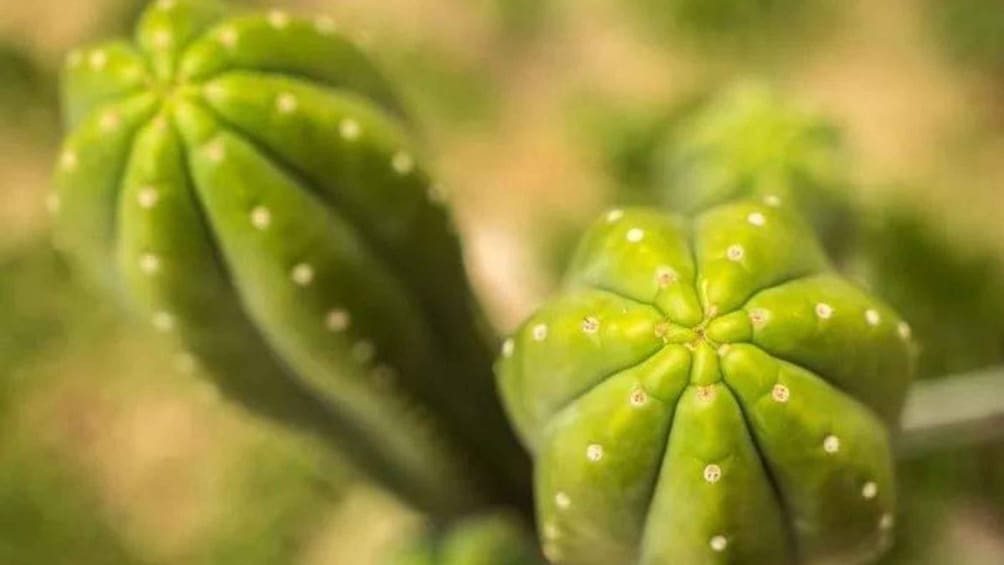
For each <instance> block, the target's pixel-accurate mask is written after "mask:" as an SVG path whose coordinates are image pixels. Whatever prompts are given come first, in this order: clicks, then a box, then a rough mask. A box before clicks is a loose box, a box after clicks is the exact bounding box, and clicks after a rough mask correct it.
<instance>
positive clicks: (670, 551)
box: [497, 194, 914, 565]
mask: <svg viewBox="0 0 1004 565" xmlns="http://www.w3.org/2000/svg"><path fill="white" fill-rule="evenodd" d="M913 357H914V346H913V344H912V342H911V337H910V328H909V326H908V325H907V324H906V323H905V322H903V321H902V320H901V319H900V318H899V317H898V316H897V314H896V313H895V312H893V311H892V310H891V309H890V308H889V307H887V306H885V305H884V304H883V303H881V302H880V301H878V300H875V299H874V298H871V297H870V296H868V295H867V294H865V293H864V292H862V291H861V290H859V289H857V288H856V287H854V286H853V285H851V284H850V283H848V282H845V281H844V280H843V279H841V278H840V276H838V275H837V274H835V273H834V272H833V270H832V267H831V265H830V264H829V262H828V260H827V259H826V256H825V253H824V252H823V250H822V248H821V245H820V244H819V243H818V242H817V241H816V239H815V238H814V236H813V234H812V231H811V229H810V228H809V227H808V226H807V224H806V223H805V222H804V221H803V220H802V219H801V217H800V215H798V214H796V213H795V212H794V211H793V210H792V207H791V206H789V205H788V203H787V202H786V201H785V200H783V199H782V198H780V197H779V196H778V195H773V194H771V195H767V196H765V197H762V198H757V199H741V200H736V201H733V202H730V203H727V204H723V205H720V206H715V207H712V208H710V209H708V210H706V211H705V212H703V213H701V214H700V215H698V216H696V218H695V219H694V220H693V222H689V223H688V222H686V221H684V220H683V219H682V218H681V217H677V216H675V215H670V214H666V213H663V212H661V211H656V210H653V209H647V208H635V209H626V210H619V209H618V210H612V211H610V212H608V213H607V214H606V215H605V216H604V217H603V218H601V219H600V220H599V221H598V222H597V223H596V224H595V225H594V226H593V227H592V228H590V230H589V231H587V233H586V235H585V236H584V238H583V240H582V241H581V243H580V246H579V249H578V251H577V253H576V255H575V257H574V259H573V262H572V265H571V267H570V268H569V271H568V273H567V278H566V282H565V284H564V288H563V290H562V291H561V293H560V294H559V295H558V296H557V297H555V298H554V299H553V300H551V301H550V302H548V303H546V304H545V305H544V306H543V307H541V308H540V309H539V311H537V312H536V313H535V314H533V315H532V316H531V317H530V318H529V319H528V320H527V321H526V322H525V323H524V324H523V325H522V326H521V327H520V328H519V329H518V331H517V332H516V333H515V335H514V336H513V337H512V338H510V339H508V340H507V341H505V343H504V344H503V347H502V354H501V357H500V359H499V360H498V366H497V375H498V379H499V387H500V389H501V391H502V395H503V399H504V402H505V405H506V408H507V410H508V412H509V415H510V417H511V419H512V420H513V422H514V424H515V426H516V428H517V429H518V431H519V434H520V436H521V437H522V439H523V441H524V442H525V443H526V445H527V446H528V447H529V448H530V451H531V452H532V453H533V456H534V459H535V490H536V499H537V515H538V523H539V528H540V535H541V539H542V543H543V545H544V549H545V554H546V555H547V556H548V557H549V558H550V559H551V560H552V561H555V562H568V563H574V564H592V563H596V564H601V563H602V564H609V563H642V564H652V565H654V564H664V563H687V564H694V565H697V564H702V563H734V564H745V563H749V564H761V563H774V564H782V563H820V562H833V563H838V562H839V563H855V562H867V561H869V560H870V559H871V558H873V557H875V556H876V555H878V554H879V553H881V552H882V550H883V549H884V548H885V547H887V546H888V545H889V542H890V541H891V536H892V528H893V525H894V515H895V492H894V481H893V468H892V455H891V449H890V442H891V440H892V436H893V435H894V433H895V430H896V426H897V422H898V418H899V414H900V411H901V408H902V404H903V399H904V396H905V391H906V389H907V386H908V384H909V382H910V379H911V375H912V370H913V367H912V366H913Z"/></svg>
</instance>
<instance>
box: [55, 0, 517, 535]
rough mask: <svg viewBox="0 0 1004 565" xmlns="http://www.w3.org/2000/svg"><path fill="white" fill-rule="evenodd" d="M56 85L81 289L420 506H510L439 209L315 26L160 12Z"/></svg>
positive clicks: (371, 74)
mask: <svg viewBox="0 0 1004 565" xmlns="http://www.w3.org/2000/svg"><path fill="white" fill-rule="evenodd" d="M63 87H64V88H63V105H64V111H65V119H66V125H67V129H68V130H69V134H68V135H67V138H66V140H65V144H64V148H63V153H62V155H61V157H60V160H59V164H58V167H57V173H56V185H57V192H56V194H55V198H54V200H53V202H54V204H55V205H56V208H57V214H58V216H57V222H56V224H57V228H56V238H57V244H58V245H59V246H60V248H61V249H64V250H65V251H66V252H67V253H68V254H69V256H70V257H71V258H73V259H74V260H75V262H76V263H77V264H78V265H79V267H80V269H81V270H82V271H84V272H85V273H87V274H89V275H90V277H91V278H92V279H94V280H96V281H98V282H99V283H101V284H102V285H103V286H104V287H106V288H107V289H109V290H110V291H111V292H112V293H114V294H115V296H124V297H125V298H126V299H127V302H128V303H129V306H130V307H131V308H132V309H133V310H134V311H135V312H137V313H138V314H139V315H140V316H141V317H143V318H145V319H147V320H150V321H151V323H152V324H153V326H154V327H155V328H156V329H158V330H160V331H162V332H164V333H171V334H175V335H176V336H177V339H178V341H179V343H180V344H181V345H182V347H184V348H185V351H186V352H187V353H185V355H189V356H191V357H194V358H197V359H198V361H199V362H200V365H201V366H202V367H204V368H205V369H207V371H205V372H206V373H207V374H208V375H209V376H211V377H213V378H214V379H215V381H216V383H217V385H218V386H219V387H220V388H221V390H222V391H223V392H225V393H226V394H227V395H229V396H230V397H232V398H234V399H236V400H237V401H238V402H240V403H241V404H243V405H245V406H246V407H248V408H250V409H251V410H252V411H254V412H257V413H261V414H265V415H267V416H270V417H272V418H274V419H277V420H280V421H282V422H285V423H287V424H290V425H294V426H297V427H300V428H304V429H306V430H310V431H313V432H316V433H318V434H319V435H320V436H321V437H323V438H325V439H329V440H332V441H334V442H335V443H336V444H338V446H339V447H341V448H343V449H344V450H345V452H346V453H347V454H350V455H351V456H352V457H353V458H355V460H356V462H357V463H358V464H359V465H360V466H361V467H362V468H363V469H364V470H365V471H367V472H368V473H369V474H371V475H372V476H374V477H375V478H377V479H378V480H380V481H381V482H383V483H384V484H385V485H387V486H389V487H390V488H391V489H392V490H394V491H396V492H398V493H399V494H401V495H403V496H404V497H405V498H407V499H408V500H410V501H411V502H412V503H413V504H415V505H416V506H418V507H419V508H421V509H424V510H427V511H429V512H431V513H432V514H434V515H437V516H443V515H452V514H456V513H461V512H466V511H469V510H470V509H471V508H472V507H475V506H476V505H477V504H479V501H481V500H484V499H489V500H496V501H504V502H509V503H511V502H513V501H514V500H517V501H519V500H521V499H522V498H526V497H528V495H527V494H526V493H527V492H528V491H529V485H528V484H526V483H528V480H529V479H528V477H529V461H528V459H527V457H526V455H525V452H524V451H523V450H522V448H521V447H520V446H519V443H518V440H516V438H515V437H514V436H513V435H512V433H511V432H510V431H509V428H508V425H507V423H506V419H505V415H504V413H503V411H502V408H501V406H499V404H498V399H497V397H496V394H495V390H494V387H495V383H494V379H493V378H492V374H491V362H492V357H493V350H494V347H493V346H492V345H491V344H490V343H486V342H489V339H488V338H489V336H487V335H486V332H485V331H484V328H483V326H482V324H481V323H480V318H479V313H478V311H477V309H476V306H475V303H474V300H473V298H472V292H471V289H470V288H469V284H468V282H467V279H466V276H465V273H464V270H463V264H462V256H461V250H460V246H459V243H458V240H457V238H456V236H455V234H454V233H453V230H452V228H451V226H450V223H449V218H448V216H447V213H446V211H445V210H444V209H443V208H442V207H441V206H439V205H438V204H437V202H438V200H437V199H436V198H434V196H435V191H434V190H433V189H432V188H431V185H430V180H429V178H428V176H427V175H426V173H425V172H424V171H423V170H422V169H421V167H420V166H419V165H418V164H417V162H416V157H415V156H414V155H415V154H414V150H413V148H412V147H410V145H409V142H408V131H407V127H406V124H405V123H404V122H403V118H402V117H401V116H402V111H401V106H400V104H399V103H398V102H397V101H396V99H395V97H394V95H393V93H392V92H391V90H390V88H389V86H388V84H387V83H386V81H385V80H384V79H383V78H381V75H380V74H379V73H378V72H377V71H376V70H375V68H374V67H373V66H372V64H371V63H370V62H369V60H368V58H367V57H366V56H365V55H364V54H363V53H362V52H361V51H360V50H359V49H358V48H356V47H355V46H354V45H353V44H352V43H351V42H350V41H348V40H346V39H345V38H344V37H343V36H342V35H340V34H339V33H337V32H336V30H335V28H334V23H333V22H332V21H330V20H328V19H324V18H321V19H316V20H306V19H301V18H295V17H290V16H289V15H287V14H285V13H283V12H279V11H273V12H270V13H268V14H264V15H254V14H251V15H240V16H236V17H228V16H227V12H226V10H225V8H224V7H223V6H221V5H220V4H217V3H216V2H209V1H205V0H199V1H197V0H161V1H159V2H156V3H155V4H152V5H151V6H150V7H149V8H148V9H147V10H146V11H145V13H144V15H143V16H142V18H141V20H140V22H139V24H138V27H137V32H136V37H135V44H132V43H129V42H126V41H115V42H110V43H106V44H102V45H98V46H95V47H93V48H90V49H86V50H80V51H75V52H73V53H71V54H70V56H69V58H68V61H67V67H66V70H65V73H64V77H63ZM186 358H189V357H186Z"/></svg>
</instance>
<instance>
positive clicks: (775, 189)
mask: <svg viewBox="0 0 1004 565" xmlns="http://www.w3.org/2000/svg"><path fill="white" fill-rule="evenodd" d="M843 157H844V151H843V145H842V142H841V139H840V135H839V132H838V130H837V128H836V127H834V126H833V125H832V124H831V123H829V122H828V121H826V120H825V119H823V118H822V117H820V116H818V115H816V114H815V113H813V112H812V111H810V110H808V109H805V108H801V107H799V106H797V105H795V104H792V103H790V102H789V101H786V100H784V99H783V98H782V97H781V96H779V95H778V94H777V93H776V92H774V91H773V90H772V89H771V87H770V86H769V85H767V84H765V83H762V82H758V81H748V82H741V83H738V84H735V85H733V86H732V87H730V88H729V89H727V90H725V91H724V92H723V93H721V94H720V95H718V96H716V97H714V98H713V99H711V100H710V101H709V102H706V103H705V104H704V105H703V107H702V108H701V109H700V110H698V111H696V112H694V113H693V115H692V116H690V117H689V118H686V119H683V120H681V121H680V122H679V123H677V124H674V127H673V128H672V132H671V134H670V135H669V136H668V138H667V140H666V142H665V143H664V145H663V147H661V148H660V149H658V150H657V151H656V153H655V155H654V163H653V171H654V177H655V180H654V183H655V185H656V189H657V190H658V191H659V192H660V197H661V199H662V202H663V204H665V205H668V206H669V207H670V208H672V209H674V210H677V211H681V212H684V213H688V214H689V213H693V212H697V211H700V210H706V209H707V208H709V207H711V206H716V205H718V204H721V203H723V202H727V201H729V200H732V199H734V198H743V197H761V198H762V197H766V196H769V195H774V196H778V197H780V198H782V199H784V200H785V201H791V202H796V203H797V204H798V205H799V207H800V208H801V209H802V210H803V211H804V212H805V213H806V214H808V215H809V218H810V220H811V222H812V225H813V226H814V227H815V228H816V231H817V233H818V234H819V235H820V237H821V238H822V240H823V243H824V244H825V245H826V248H827V251H828V252H829V253H830V255H831V256H832V257H835V258H837V259H842V258H843V256H844V255H845V254H846V253H847V252H848V251H849V250H850V249H849V248H850V245H849V244H850V243H852V242H853V238H852V237H851V235H852V234H853V233H854V232H855V231H856V230H857V227H858V226H857V221H856V215H855V210H854V203H853V201H852V198H851V196H850V192H851V191H850V184H851V183H850V180H849V178H848V175H847V174H846V165H845V163H846V159H844V158H843Z"/></svg>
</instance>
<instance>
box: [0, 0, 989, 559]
mask: <svg viewBox="0 0 1004 565" xmlns="http://www.w3.org/2000/svg"><path fill="white" fill-rule="evenodd" d="M241 3H242V4H245V5H247V6H252V7H253V6H255V5H256V4H258V5H264V4H263V3H256V2H241ZM267 5H268V6H269V7H281V8H285V9H288V10H289V11H291V12H294V13H305V14H313V13H327V14H330V15H331V16H333V17H335V18H336V20H337V21H338V22H339V25H340V26H341V28H342V29H343V30H346V31H347V32H348V33H350V34H352V35H354V36H355V37H356V38H357V40H358V41H359V42H360V44H362V45H364V46H366V48H367V49H369V50H370V51H371V53H372V54H373V56H374V57H375V58H377V59H378V60H379V61H380V63H381V65H382V66H383V67H384V69H385V70H386V72H387V74H389V75H390V76H391V77H392V78H393V79H394V81H395V82H397V84H398V85H399V87H400V90H401V91H402V93H403V94H404V97H405V99H406V100H407V102H408V105H409V106H410V109H411V110H412V112H413V114H414V116H415V123H416V124H418V126H417V127H418V129H419V130H420V135H421V136H422V137H423V138H424V142H425V147H427V148H428V152H429V154H428V156H427V157H428V158H429V159H430V160H431V162H432V163H433V164H434V169H435V170H436V171H437V173H438V174H439V176H440V177H441V178H442V180H443V182H444V185H445V186H446V187H448V198H449V200H450V201H451V202H452V204H453V206H454V208H455V210H456V220H457V224H458V227H459V229H460V231H461V233H462V234H463V236H464V238H465V240H466V247H467V254H468V259H469V265H470V269H471V271H472V274H473V276H474V277H475V280H476V282H477V285H478V289H479V291H480V293H481V296H482V298H483V301H484V302H485V304H486V306H487V309H488V310H489V312H490V314H491V316H492V317H493V319H494V321H495V323H496V326H497V327H498V328H500V330H502V331H508V330H509V329H511V328H512V327H513V326H514V325H515V324H516V323H518V322H519V321H520V320H521V319H522V318H523V317H524V316H526V315H527V314H528V313H529V312H530V311H531V310H532V309H533V308H534V306H535V305H536V304H538V303H539V301H540V300H542V299H543V297H545V296H546V295H547V294H548V293H549V292H550V291H551V290H552V289H553V288H554V287H555V285H556V284H557V281H558V280H559V277H560V273H561V268H562V265H563V262H564V260H565V259H566V258H567V255H568V253H569V251H570V249H571V246H572V245H573V243H574V241H575V238H576V235H577V234H578V233H579V231H580V230H582V229H583V227H584V226H585V225H586V224H588V223H589V222H590V221H591V220H592V219H593V218H594V217H596V215H597V214H599V213H600V212H601V211H602V210H604V209H605V208H607V207H609V206H612V205H614V204H623V203H659V204H661V205H666V206H671V207H672V206H673V205H674V196H673V194H672V192H668V193H667V192H666V191H663V190H661V188H660V187H661V186H662V185H663V184H664V183H666V182H668V181H666V180H665V178H666V176H667V175H669V176H672V175H674V174H676V173H675V172H674V169H673V167H675V165H673V163H675V161H674V160H673V159H674V157H673V156H679V155H680V154H681V153H685V151H686V147H684V145H685V143H684V142H682V141H681V139H687V136H688V135H690V136H691V137H693V136H692V135H691V134H692V133H693V132H692V130H694V129H696V128H699V127H700V125H699V124H701V123H707V122H708V121H709V120H711V121H714V120H713V118H709V117H708V116H709V115H711V116H714V115H715V112H716V111H720V110H721V108H722V107H725V108H729V107H733V106H729V104H733V105H735V104H738V107H740V108H742V107H744V106H743V104H745V102H743V100H744V99H752V100H753V102H752V103H751V104H752V107H753V108H754V110H753V114H750V115H752V116H754V118H751V119H753V120H754V121H755V120H759V119H760V118H757V117H755V116H761V114H757V113H756V112H758V111H759V110H756V108H761V110H763V109H764V108H766V110H763V111H765V112H766V116H767V117H764V118H763V121H764V122H766V123H775V122H776V120H775V121H772V120H774V119H775V118H776V116H775V118H772V117H771V116H774V114H773V112H775V110H776V111H777V112H778V115H781V116H782V118H781V119H780V121H781V122H782V123H788V122H787V121H786V120H787V118H783V116H785V115H788V114H786V112H789V111H790V112H794V114H793V115H795V116H796V117H798V119H801V118H804V119H805V120H804V121H805V122H806V123H808V124H809V125H806V126H805V127H807V128H809V129H810V130H812V131H813V132H824V133H819V134H818V135H817V134H816V133H813V134H812V136H810V137H811V138H812V139H813V140H815V141H807V142H805V144H808V145H810V146H811V145H812V144H814V143H817V144H822V146H823V147H824V148H825V151H824V153H825V156H824V157H821V158H818V159H817V157H815V156H814V157H808V159H810V160H819V159H822V160H824V161H825V160H827V159H829V160H830V162H832V163H835V165H832V166H829V167H827V166H823V167H822V169H823V170H822V171H821V170H820V169H817V168H812V169H811V170H810V171H809V172H808V173H806V176H808V177H810V179H809V180H811V181H814V182H816V181H818V182H817V184H821V185H826V186H825V190H822V191H820V193H825V195H826V196H827V198H828V200H827V202H826V203H824V204H821V205H820V206H822V212H821V214H822V216H823V217H824V219H825V218H830V219H831V220H832V219H833V218H836V219H835V220H832V221H831V222H830V224H827V228H826V231H825V233H824V234H823V235H824V237H825V238H826V240H827V244H828V245H829V246H830V248H831V250H833V251H834V252H835V253H837V255H838V262H839V264H840V265H841V266H842V268H843V269H844V270H845V272H847V273H849V274H850V275H851V276H853V277H855V278H856V279H858V280H859V282H861V284H865V285H868V286H871V287H873V288H875V289H876V290H877V291H878V292H879V293H880V294H882V295H883V296H884V297H885V298H886V299H887V300H889V301H890V302H892V303H893V304H894V305H895V306H896V307H898V308H899V309H901V310H902V311H903V312H904V314H905V317H906V318H907V319H909V320H910V321H911V322H912V323H913V325H914V332H915V334H916V335H917V338H918V341H919V342H920V343H921V344H922V349H921V354H920V373H921V376H922V378H942V377H944V376H946V375H951V374H955V373H959V372H962V371H968V370H973V369H980V368H983V367H988V366H993V365H995V364H1000V363H1004V268H1002V263H1004V261H1002V260H1004V220H1002V217H1004V2H1001V1H1000V0H884V1H882V2H876V1H874V0H842V1H837V0H801V1H799V0H763V1H760V2H746V1H740V0H379V1H376V0H374V1H369V2H358V1H352V0H299V1H292V0H290V1H280V0H275V1H273V2H269V3H268V4H267ZM142 7H143V3H141V2H135V1H128V0H32V1H31V2H25V1H23V0H0V226H2V229H0V563H2V564H11V565H22V564H63V563H67V564H69V563H73V564H75V565H98V564H102V565H104V564H108V565H111V564H150V565H174V564H229V563H235V564H236V563H239V564H246V565H254V564H284V563H293V564H303V565H322V564H323V565H328V564H331V565H335V564H353V565H366V564H369V563H378V562H379V556H380V555H381V554H382V553H383V552H384V551H386V549H387V548H388V547H392V546H394V544H396V543H398V540H400V539H402V537H404V536H407V535H408V534H409V533H411V532H416V531H419V530H420V529H421V527H422V524H421V519H420V518H419V517H418V516H415V515H414V514H412V513H410V512H409V511H407V510H406V509H405V508H402V507H401V506H400V505H399V504H397V503H396V502H394V501H393V500H392V499H390V498H389V497H388V496H386V495H384V494H382V493H380V492H379V491H377V490H376V489H374V488H373V487H372V486H370V485H367V484H366V483H365V481H363V480H361V479H359V478H357V477H354V476H353V474H352V472H351V470H349V469H347V468H345V467H344V466H343V465H342V464H341V463H340V462H339V461H338V460H337V458H335V457H334V456H332V455H331V454H329V453H327V452H326V451H324V450H323V449H322V448H320V447H319V446H318V445H315V444H312V443H311V442H310V441H308V440H306V439H303V438H299V437H294V436H292V435H291V434H289V433H286V432H283V431H281V430H276V429H274V428H271V427H268V426H266V425H264V424H262V423H260V422H258V421H257V420H255V419H253V418H251V417H249V416H247V415H246V414H243V413H242V412H240V411H239V410H237V409H235V408H233V407H231V406H229V405H228V404H227V403H226V402H225V401H223V400H222V399H220V398H218V395H217V394H216V391H214V390H213V389H212V388H211V387H210V386H209V385H207V384H205V381H204V380H201V379H199V378H198V367H197V366H195V365H194V364H193V363H192V362H191V360H190V359H185V358H175V357H173V356H172V354H171V353H170V352H169V351H168V350H167V348H165V347H162V346H161V345H160V344H159V342H158V340H157V339H155V338H154V337H153V336H151V335H150V334H149V333H148V331H147V330H146V329H145V327H138V326H134V325H132V324H131V322H130V321H129V320H128V319H125V318H124V317H123V316H122V315H121V314H120V313H119V312H118V311H117V309H116V307H115V305H114V304H108V303H107V301H106V300H104V299H102V298H101V297H100V296H99V295H97V294H95V293H92V291H90V290H89V289H87V288H85V287H83V286H82V285H81V283H79V282H78V281H77V280H76V279H75V278H74V276H73V274H72V273H70V272H69V271H68V270H67V269H66V267H65V266H64V265H63V264H62V263H61V261H60V260H59V258H58V257H57V256H56V254H55V253H54V252H53V251H52V249H51V244H50V240H49V237H48V227H49V226H48V223H49V219H48V215H47V213H46V206H45V202H46V195H47V194H48V190H49V173H50V168H51V164H52V163H53V156H54V154H55V153H56V151H57V147H58V143H59V139H60V135H61V133H60V117H59V112H58V86H57V85H58V70H59V68H60V66H61V64H62V58H63V57H64V55H65V53H66V52H67V51H68V50H69V49H70V48H72V47H74V46H77V45H79V44H81V43H87V42H91V41H95V40H98V39H101V38H104V37H107V36H109V35H126V34H128V33H129V30H130V29H131V26H132V22H133V20H134V18H135V17H136V15H137V14H138V13H139V11H140V10H141V9H142ZM737 85H738V86H737ZM750 85H753V86H750ZM768 91H769V93H770V94H764V93H766V92H768ZM723 93H724V94H723ZM737 93H738V94H737ZM750 93H752V94H750ZM758 93H759V94H758ZM758 96H759V98H758ZM744 97H745V98H744ZM737 99H738V100H739V101H738V102H736V100H737ZM723 100H724V102H723ZM730 100H731V102H730ZM758 100H759V101H758ZM747 101H748V100H747ZM757 104H761V106H757ZM723 105H724V106H723ZM746 107H747V108H748V106H746ZM716 109H717V110H716ZM795 109H797V110H795ZM726 114H728V111H726ZM702 116H703V118H702ZM742 116H743V114H742V112H741V111H740V112H739V118H736V120H737V121H738V125H736V124H735V123H733V125H728V124H727V125H726V126H725V127H733V126H734V127H735V128H736V129H733V130H729V129H726V130H725V131H727V132H728V131H735V132H737V133H736V134H735V135H736V136H738V137H734V139H740V140H742V139H747V137H745V136H744V134H742V132H743V131H745V130H744V129H743V128H744V127H746V126H744V125H743V124H744V123H745V122H743V119H744V118H743V117H742ZM798 119H796V120H795V121H796V122H797V123H801V122H799V121H798ZM726 122H728V120H726ZM750 127H752V126H750ZM798 127H802V126H798ZM780 129H781V130H782V131H787V130H784V128H783V127H781V128H780ZM820 140H822V141H820ZM765 143H769V142H765ZM799 143H801V142H799ZM747 144H748V145H751V146H753V149H752V150H753V151H754V152H755V151H756V150H757V147H760V145H758V144H756V143H753V142H747ZM735 151H736V152H740V153H742V152H744V151H750V149H749V148H742V147H740V148H737V149H735ZM667 155H669V157H667ZM814 155H815V153H814ZM834 155H839V157H835V156H834ZM767 158H772V157H771V156H770V155H768V157H767ZM813 162H815V161H813ZM667 163H668V164H667ZM751 166H754V165H751ZM667 168H668V169H669V172H668V173H667ZM800 174H801V173H800ZM808 184H813V183H812V182H810V183H808ZM900 478H901V482H902V487H901V490H902V494H901V499H902V500H901V516H900V518H899V519H898V523H899V524H900V529H901V531H900V540H899V544H898V546H897V548H896V550H895V551H894V553H893V555H891V556H890V557H889V558H888V559H887V560H886V561H885V562H886V563H890V564H893V563H920V564H928V563H929V564H932V565H933V564H943V563H946V562H951V563H953V564H955V565H968V564H973V565H987V564H991V565H992V564H1000V563H1004V444H1000V445H993V444H990V445H981V446H974V447H961V448H959V447H956V448H953V449H951V450H947V451H942V452H935V453H931V454H924V455H917V456H913V457H910V458H907V459H905V460H904V461H903V463H902V465H901V466H900Z"/></svg>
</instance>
